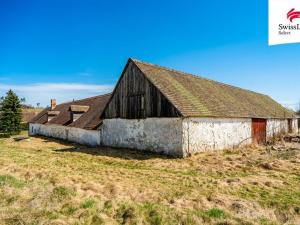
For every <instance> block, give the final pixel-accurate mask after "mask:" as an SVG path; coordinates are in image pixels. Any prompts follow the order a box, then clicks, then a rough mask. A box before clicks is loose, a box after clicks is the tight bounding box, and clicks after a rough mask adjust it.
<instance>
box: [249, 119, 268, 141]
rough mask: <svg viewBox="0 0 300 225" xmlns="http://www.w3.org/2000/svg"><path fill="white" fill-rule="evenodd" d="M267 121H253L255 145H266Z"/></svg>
mask: <svg viewBox="0 0 300 225" xmlns="http://www.w3.org/2000/svg"><path fill="white" fill-rule="evenodd" d="M266 130H267V120H265V119H252V137H253V143H255V144H264V143H265V142H266V136H267V131H266Z"/></svg>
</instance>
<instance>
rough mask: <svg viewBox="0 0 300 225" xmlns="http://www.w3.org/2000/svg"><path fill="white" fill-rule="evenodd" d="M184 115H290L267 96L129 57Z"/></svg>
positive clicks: (280, 116)
mask: <svg viewBox="0 0 300 225" xmlns="http://www.w3.org/2000/svg"><path fill="white" fill-rule="evenodd" d="M130 61H132V62H133V63H134V64H135V65H136V66H137V67H138V68H139V69H140V70H141V72H142V73H143V74H144V75H145V76H146V77H147V79H148V80H149V81H150V82H151V83H153V85H154V86H156V87H157V88H158V89H159V90H160V91H161V92H162V94H163V95H165V97H166V98H167V99H168V100H169V101H170V102H171V103H172V104H173V105H174V106H175V107H176V108H177V109H178V110H179V111H180V113H181V114H182V115H183V116H184V117H238V118H292V117H294V113H293V112H291V111H290V110H288V109H286V108H284V107H283V106H281V105H280V104H279V103H277V102H276V101H274V100H273V99H272V98H270V97H269V96H267V95H264V94H260V93H256V92H253V91H249V90H245V89H242V88H238V87H234V86H231V85H228V84H223V83H220V82H216V81H213V80H209V79H206V78H203V77H199V76H194V75H191V74H187V73H183V72H179V71H176V70H172V69H168V68H165V67H161V66H157V65H153V64H149V63H145V62H141V61H138V60H135V59H130V60H129V62H130Z"/></svg>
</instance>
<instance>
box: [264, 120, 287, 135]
mask: <svg viewBox="0 0 300 225" xmlns="http://www.w3.org/2000/svg"><path fill="white" fill-rule="evenodd" d="M287 132H288V121H287V119H267V138H272V137H275V136H277V135H280V134H286V133H287Z"/></svg>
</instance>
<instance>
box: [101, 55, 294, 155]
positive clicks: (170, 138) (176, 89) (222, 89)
mask: <svg viewBox="0 0 300 225" xmlns="http://www.w3.org/2000/svg"><path fill="white" fill-rule="evenodd" d="M101 119H102V120H103V124H102V126H101V129H100V130H101V131H100V132H101V144H102V145H104V146H111V147H118V148H134V149H139V150H150V151H155V152H163V153H165V154H169V155H176V156H180V157H185V156H189V155H192V154H194V153H197V152H201V151H207V150H220V149H226V148H232V147H235V146H241V145H247V144H251V143H258V144H260V143H263V142H265V141H266V140H267V139H268V138H271V137H273V136H275V135H278V134H281V133H288V132H291V133H292V132H298V123H297V119H296V118H295V115H294V113H293V112H291V111H290V110H288V109H286V108H284V107H283V106H281V105H280V104H279V103H277V102H276V101H274V100H273V99H272V98H270V97H269V96H267V95H264V94H260V93H256V92H253V91H249V90H245V89H241V88H238V87H234V86H231V85H227V84H223V83H220V82H216V81H213V80H209V79H206V78H203V77H199V76H194V75H191V74H187V73H183V72H179V71H176V70H172V69H169V68H165V67H161V66H157V65H153V64H149V63H145V62H141V61H138V60H134V59H129V60H128V62H127V64H126V66H125V68H124V70H123V72H122V74H121V77H120V78H119V80H118V82H117V84H116V86H115V89H114V91H113V93H112V94H111V96H110V98H109V101H108V103H107V104H106V106H105V108H104V110H103V112H102V115H101Z"/></svg>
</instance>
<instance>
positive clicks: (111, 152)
mask: <svg viewBox="0 0 300 225" xmlns="http://www.w3.org/2000/svg"><path fill="white" fill-rule="evenodd" d="M0 224H20V225H23V224H31V225H34V224H74V225H75V224H94V225H96V224H219V225H225V224H262V225H268V224H269V225H270V224H300V148H299V146H289V145H288V144H285V146H284V147H278V146H277V147H275V148H274V147H273V148H271V147H259V148H257V147H248V148H242V149H236V150H226V151H222V152H208V153H202V154H199V155H196V156H193V157H191V158H187V159H172V158H167V157H164V156H160V155H153V154H149V153H139V152H137V151H132V150H124V149H120V150H116V149H110V148H98V149H96V148H86V147H82V146H77V145H73V144H66V143H60V142H57V141H54V140H51V139H43V138H30V139H28V140H23V141H19V142H16V141H14V140H13V139H0Z"/></svg>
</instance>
